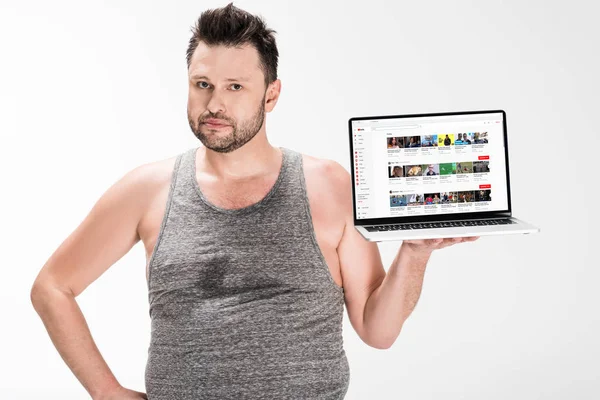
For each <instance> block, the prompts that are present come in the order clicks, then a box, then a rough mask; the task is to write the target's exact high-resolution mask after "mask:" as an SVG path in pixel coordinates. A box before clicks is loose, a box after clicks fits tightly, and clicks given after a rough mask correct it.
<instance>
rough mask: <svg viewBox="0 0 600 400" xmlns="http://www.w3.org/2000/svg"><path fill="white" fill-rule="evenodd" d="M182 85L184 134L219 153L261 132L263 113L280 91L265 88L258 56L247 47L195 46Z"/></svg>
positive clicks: (276, 84) (238, 145)
mask: <svg viewBox="0 0 600 400" xmlns="http://www.w3.org/2000/svg"><path fill="white" fill-rule="evenodd" d="M188 79H189V92H188V106H187V115H188V122H189V124H190V128H191V129H192V132H193V133H194V135H195V136H196V137H197V138H198V139H199V140H200V141H201V142H202V144H204V146H206V147H207V148H208V149H211V150H214V151H217V152H220V153H229V152H232V151H234V150H236V149H238V148H240V147H242V146H243V145H244V144H246V143H247V142H249V141H250V140H251V139H252V138H253V137H254V136H256V134H257V133H258V132H260V131H261V129H264V127H263V126H264V120H265V111H266V112H270V111H271V110H272V109H273V107H274V106H275V103H276V101H277V97H278V94H279V89H280V82H279V80H277V81H275V82H273V83H272V84H271V85H269V87H268V88H265V80H264V79H265V78H264V73H263V70H262V69H261V68H260V66H259V56H258V52H257V51H256V49H255V48H254V47H253V46H251V45H249V44H247V45H244V46H243V47H241V48H235V47H225V46H214V47H208V46H207V45H206V44H205V43H204V42H200V43H199V44H198V47H197V48H196V50H195V51H194V54H193V56H192V59H191V62H190V68H189V70H188ZM266 89H267V90H266ZM265 100H266V103H265ZM211 119H212V120H216V121H213V122H216V123H217V124H216V125H215V124H210V122H209V120H211Z"/></svg>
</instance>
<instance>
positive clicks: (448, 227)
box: [348, 110, 539, 242]
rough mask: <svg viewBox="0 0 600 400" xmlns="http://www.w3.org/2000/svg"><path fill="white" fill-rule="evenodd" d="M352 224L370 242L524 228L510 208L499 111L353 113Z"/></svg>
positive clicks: (350, 122) (532, 229)
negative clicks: (357, 115) (379, 114)
mask: <svg viewBox="0 0 600 400" xmlns="http://www.w3.org/2000/svg"><path fill="white" fill-rule="evenodd" d="M348 126H349V130H350V162H351V165H352V176H353V179H352V182H353V184H352V197H353V205H354V226H355V228H356V229H357V230H358V232H360V234H361V235H362V236H363V237H364V238H365V239H366V240H369V241H373V242H381V241H388V240H412V239H433V238H449V237H464V236H487V235H502V234H528V233H535V232H539V228H537V227H535V226H533V225H531V224H529V223H527V222H525V221H523V220H520V219H517V218H515V217H514V216H513V215H512V210H511V198H510V193H511V192H510V179H509V167H508V138H507V128H506V112H505V111H504V110H485V111H458V112H444V113H429V114H406V115H384V116H371V117H353V118H350V119H349V120H348Z"/></svg>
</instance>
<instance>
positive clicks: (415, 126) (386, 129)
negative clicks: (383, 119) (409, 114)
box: [373, 125, 420, 131]
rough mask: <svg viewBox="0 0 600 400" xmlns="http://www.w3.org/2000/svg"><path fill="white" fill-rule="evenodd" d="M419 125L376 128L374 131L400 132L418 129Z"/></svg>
mask: <svg viewBox="0 0 600 400" xmlns="http://www.w3.org/2000/svg"><path fill="white" fill-rule="evenodd" d="M419 127H420V125H396V126H378V127H376V128H373V129H375V130H376V131H400V130H403V129H415V128H419Z"/></svg>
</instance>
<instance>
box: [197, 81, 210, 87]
mask: <svg viewBox="0 0 600 400" xmlns="http://www.w3.org/2000/svg"><path fill="white" fill-rule="evenodd" d="M203 83H206V82H204V81H200V82H198V83H197V84H196V86H198V85H199V86H200V87H201V88H206V87H207V86H202V84H203ZM206 84H207V85H208V83H206Z"/></svg>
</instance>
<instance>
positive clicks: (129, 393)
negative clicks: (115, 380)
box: [94, 386, 148, 400]
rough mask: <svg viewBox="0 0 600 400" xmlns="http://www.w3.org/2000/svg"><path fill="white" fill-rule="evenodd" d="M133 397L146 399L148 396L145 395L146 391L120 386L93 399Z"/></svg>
mask: <svg viewBox="0 0 600 400" xmlns="http://www.w3.org/2000/svg"><path fill="white" fill-rule="evenodd" d="M133 399H137V400H139V399H146V400H148V396H146V393H142V392H136V391H135V390H131V389H126V388H124V387H122V386H120V387H118V388H117V389H115V390H113V391H111V392H110V393H106V394H104V395H102V396H100V397H98V398H97V399H94V400H133Z"/></svg>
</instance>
